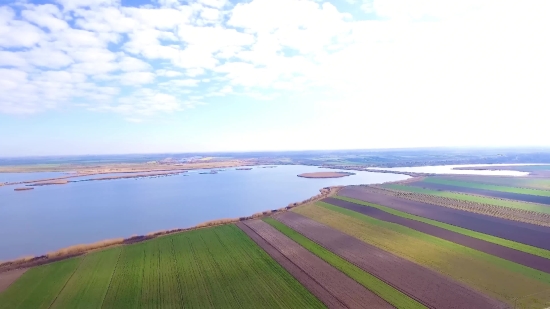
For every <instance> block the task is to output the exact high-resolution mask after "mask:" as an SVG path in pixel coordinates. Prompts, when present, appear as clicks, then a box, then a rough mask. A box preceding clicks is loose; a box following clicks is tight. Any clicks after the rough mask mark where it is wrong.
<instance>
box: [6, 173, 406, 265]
mask: <svg viewBox="0 0 550 309" xmlns="http://www.w3.org/2000/svg"><path fill="white" fill-rule="evenodd" d="M207 171H210V170H207ZM218 171H219V172H218V173H217V174H200V173H201V172H204V171H201V170H193V171H189V172H187V173H182V174H178V175H172V176H160V177H155V176H153V177H146V178H135V179H132V178H131V179H114V180H102V181H80V182H70V183H68V184H65V185H49V186H40V187H36V188H35V189H34V190H31V191H22V192H16V191H14V188H15V187H16V186H4V187H0V239H2V240H1V241H0V260H9V259H13V258H17V257H21V256H27V255H41V254H45V253H47V252H49V251H54V250H58V249H60V248H64V247H68V246H71V245H76V244H82V243H92V242H96V241H100V240H104V239H110V238H118V237H130V236H132V235H144V234H147V233H149V232H155V231H159V230H166V229H175V228H185V227H190V226H194V225H196V224H199V223H201V222H205V221H210V220H217V219H223V218H235V217H241V216H249V215H252V214H254V213H257V212H261V211H265V210H270V209H277V208H281V207H285V206H287V205H288V204H290V203H293V202H299V201H302V200H305V199H308V198H310V197H311V196H314V195H316V194H318V193H319V189H321V188H323V187H328V186H334V185H352V184H373V183H382V182H388V181H397V180H403V179H407V178H409V177H408V176H405V175H398V174H389V173H372V172H355V171H354V172H355V173H356V174H355V175H351V176H348V177H343V178H321V179H306V178H300V177H297V175H298V174H301V173H310V172H324V171H328V172H334V171H335V170H333V169H324V168H317V167H314V166H299V165H284V166H278V167H276V168H259V167H253V168H252V170H236V169H235V168H227V169H223V171H220V170H219V169H218ZM55 174H60V175H61V176H64V175H67V174H66V173H27V174H24V173H21V174H19V175H18V176H17V177H19V178H17V179H16V178H14V177H13V176H14V175H5V174H4V175H3V174H1V173H0V177H3V178H0V179H6V181H14V179H15V181H22V180H31V179H43V178H50V177H52V176H53V177H56V175H55ZM112 175H116V174H103V175H101V176H102V177H104V176H112ZM95 177H97V176H93V177H92V176H83V177H79V178H78V179H79V180H83V179H86V178H88V179H89V178H95Z"/></svg>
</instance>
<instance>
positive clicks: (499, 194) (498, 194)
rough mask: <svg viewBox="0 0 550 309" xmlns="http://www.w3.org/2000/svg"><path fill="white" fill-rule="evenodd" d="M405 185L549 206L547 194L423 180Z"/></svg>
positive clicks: (549, 198)
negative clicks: (522, 192) (523, 192)
mask: <svg viewBox="0 0 550 309" xmlns="http://www.w3.org/2000/svg"><path fill="white" fill-rule="evenodd" d="M407 185H409V186H413V187H419V188H424V189H430V190H440V191H442V190H443V191H454V192H461V193H466V194H476V195H482V196H489V197H494V198H504V199H510V200H516V201H523V202H528V203H538V204H543V205H544V206H547V205H549V206H547V207H550V197H548V196H540V195H531V194H521V193H514V192H504V191H496V190H487V189H479V188H471V187H464V186H455V185H449V184H441V183H433V182H424V181H418V182H410V183H408V184H407ZM510 188H512V187H510Z"/></svg>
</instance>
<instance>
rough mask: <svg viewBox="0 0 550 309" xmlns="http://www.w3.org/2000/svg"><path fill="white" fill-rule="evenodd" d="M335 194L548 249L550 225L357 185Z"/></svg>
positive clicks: (549, 248) (549, 245) (549, 246)
mask: <svg viewBox="0 0 550 309" xmlns="http://www.w3.org/2000/svg"><path fill="white" fill-rule="evenodd" d="M338 194H339V195H341V196H346V197H350V198H354V199H358V200H363V201H366V202H370V203H374V204H378V205H383V206H386V207H390V208H393V209H396V210H399V211H403V212H406V213H409V214H413V215H417V216H421V217H424V218H428V219H432V220H436V221H440V222H444V223H447V224H452V225H455V226H459V227H462V228H465V229H469V230H472V231H476V232H480V233H484V234H488V235H493V236H496V237H500V238H504V239H508V240H512V241H516V242H520V243H523V244H526V245H531V246H534V247H538V248H542V249H546V250H550V241H548V239H550V228H547V227H544V226H538V225H533V224H527V223H523V222H517V221H511V220H505V219H501V218H495V217H491V216H486V215H480V214H476V213H471V212H467V211H463V210H458V209H451V208H446V207H441V206H435V205H431V204H426V203H421V202H417V201H411V200H407V199H402V198H398V197H393V196H389V195H385V194H372V193H369V192H366V191H365V190H364V189H362V188H361V187H358V186H351V187H346V188H343V189H341V190H340V191H339V193H338Z"/></svg>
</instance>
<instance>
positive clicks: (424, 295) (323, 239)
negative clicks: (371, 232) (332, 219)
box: [275, 212, 504, 309]
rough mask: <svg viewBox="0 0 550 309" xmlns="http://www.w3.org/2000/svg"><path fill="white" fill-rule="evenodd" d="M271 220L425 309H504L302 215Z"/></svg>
mask: <svg viewBox="0 0 550 309" xmlns="http://www.w3.org/2000/svg"><path fill="white" fill-rule="evenodd" d="M275 218H276V219H277V220H279V221H281V222H282V223H284V224H286V225H288V226H289V227H291V228H293V229H294V230H296V231H298V232H300V233H301V234H303V235H304V236H306V237H308V238H309V239H311V240H313V241H315V242H316V243H318V244H319V245H321V246H323V247H325V248H327V249H328V250H331V251H332V252H334V253H336V254H338V255H339V256H341V257H342V258H344V259H346V260H348V261H349V262H351V263H353V264H355V265H357V266H358V267H360V268H361V269H363V270H365V271H367V272H369V273H370V274H372V275H374V276H376V277H377V278H379V279H381V280H383V281H384V282H386V283H388V284H389V285H391V286H393V287H394V288H396V289H398V290H400V291H401V292H403V293H405V294H407V295H409V296H410V297H412V298H414V299H416V300H418V301H419V302H421V303H422V304H424V305H426V306H427V307H429V308H463V309H471V308H503V307H504V304H503V303H500V302H498V301H496V300H493V299H490V298H489V297H487V296H485V295H482V294H480V293H478V292H476V291H474V290H472V289H470V288H468V287H466V286H464V285H462V284H461V283H458V282H456V281H454V280H452V279H450V278H447V277H445V276H443V275H441V274H438V273H436V272H434V271H432V270H430V269H428V268H425V267H422V266H420V265H418V264H415V263H412V262H410V261H408V260H405V259H403V258H400V257H398V256H395V255H393V254H390V253H388V252H386V251H384V250H381V249H379V248H377V247H375V246H372V245H370V244H367V243H364V242H362V241H360V240H358V239H356V238H354V237H351V236H349V235H347V234H345V233H343V232H341V231H338V230H335V229H333V228H331V227H328V226H326V225H323V224H321V223H319V222H316V221H313V220H311V219H309V218H307V217H304V216H302V215H299V214H296V213H293V212H285V213H281V214H278V215H276V216H275Z"/></svg>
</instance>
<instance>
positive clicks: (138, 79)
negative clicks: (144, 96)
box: [120, 72, 155, 86]
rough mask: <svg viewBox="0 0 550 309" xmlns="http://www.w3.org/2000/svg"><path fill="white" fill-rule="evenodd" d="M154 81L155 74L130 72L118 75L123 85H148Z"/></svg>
mask: <svg viewBox="0 0 550 309" xmlns="http://www.w3.org/2000/svg"><path fill="white" fill-rule="evenodd" d="M153 80H155V74H153V73H151V72H130V73H124V74H121V75H120V82H121V83H122V84H123V85H132V86H133V85H136V86H137V85H142V84H150V83H152V82H153Z"/></svg>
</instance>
